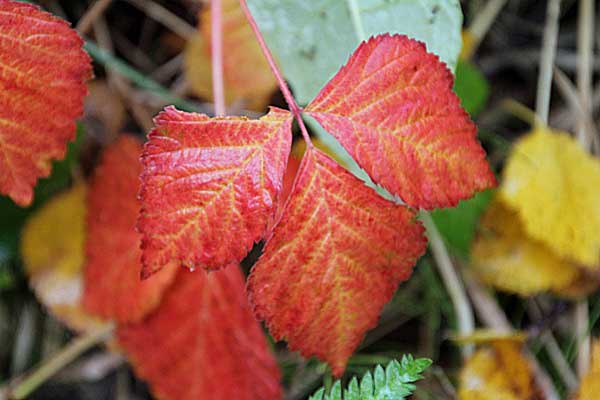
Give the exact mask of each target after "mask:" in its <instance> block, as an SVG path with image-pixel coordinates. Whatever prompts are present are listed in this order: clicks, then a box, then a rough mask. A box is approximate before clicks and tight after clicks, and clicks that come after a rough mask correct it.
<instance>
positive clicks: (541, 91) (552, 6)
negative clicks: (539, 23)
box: [535, 0, 560, 125]
mask: <svg viewBox="0 0 600 400" xmlns="http://www.w3.org/2000/svg"><path fill="white" fill-rule="evenodd" d="M559 14H560V0H549V1H548V9H547V13H546V26H545V27H544V36H543V39H542V41H543V42H542V54H541V57H540V73H539V75H538V83H537V95H536V103H535V113H536V114H537V116H538V118H539V119H540V121H541V122H542V123H543V124H546V125H547V124H548V113H549V111H550V90H551V88H552V67H553V66H554V57H555V56H556V43H557V39H558V17H559Z"/></svg>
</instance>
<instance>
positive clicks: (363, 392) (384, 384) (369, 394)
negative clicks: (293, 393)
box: [309, 355, 431, 400]
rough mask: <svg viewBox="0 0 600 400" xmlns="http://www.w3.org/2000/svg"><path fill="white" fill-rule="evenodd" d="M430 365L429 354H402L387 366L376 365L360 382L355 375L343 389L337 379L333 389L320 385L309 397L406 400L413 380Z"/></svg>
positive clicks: (352, 399) (316, 399) (330, 399)
mask: <svg viewBox="0 0 600 400" xmlns="http://www.w3.org/2000/svg"><path fill="white" fill-rule="evenodd" d="M430 365H431V360H429V359H427V358H417V359H416V360H415V359H414V358H413V357H412V356H411V355H406V356H404V357H402V361H400V362H398V361H397V360H393V361H391V362H390V363H389V364H388V365H387V367H386V368H385V370H384V369H383V367H382V366H381V365H378V366H377V367H376V368H375V372H374V373H373V374H372V375H371V372H367V373H366V374H365V375H364V376H363V378H362V380H361V381H360V385H359V383H358V380H357V379H356V377H354V378H352V380H351V381H350V384H349V385H348V388H347V389H346V390H344V391H343V397H342V384H341V383H340V381H336V382H335V384H334V385H333V387H332V388H331V392H330V393H329V394H325V389H324V388H321V389H319V390H317V391H316V392H315V394H313V395H312V396H311V397H310V399H309V400H342V399H343V400H403V399H404V398H405V397H406V396H408V395H410V394H412V392H413V391H414V390H415V385H414V384H413V382H416V381H418V380H419V379H421V378H422V377H423V376H422V375H421V373H422V372H423V371H424V370H425V369H426V368H427V367H429V366H430Z"/></svg>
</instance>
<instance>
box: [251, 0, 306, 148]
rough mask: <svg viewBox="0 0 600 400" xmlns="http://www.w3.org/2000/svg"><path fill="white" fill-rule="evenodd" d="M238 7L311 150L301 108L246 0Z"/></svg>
mask: <svg viewBox="0 0 600 400" xmlns="http://www.w3.org/2000/svg"><path fill="white" fill-rule="evenodd" d="M240 7H241V8H242V11H244V15H246V19H247V20H248V23H249V24H250V27H251V28H252V31H253V32H254V36H256V40H257V41H258V44H259V45H260V48H261V50H262V52H263V54H264V56H265V58H266V59H267V62H268V63H269V67H270V68H271V71H272V72H273V75H275V79H276V80H277V83H278V84H279V89H280V90H281V93H283V97H284V98H285V101H286V103H287V104H288V107H289V108H290V111H291V113H292V115H293V116H294V117H295V118H296V121H298V126H300V131H301V132H302V137H303V138H304V140H305V141H306V145H307V146H308V147H309V148H312V147H313V144H312V141H311V140H310V136H309V134H308V131H307V130H306V126H305V125H304V121H303V120H302V108H300V106H299V105H298V103H296V99H294V96H293V95H292V92H291V91H290V88H289V87H288V85H287V83H286V82H285V79H283V75H282V73H281V71H280V70H279V67H278V66H277V63H276V62H275V59H274V58H273V55H272V54H271V50H269V47H268V46H267V43H266V42H265V38H264V37H263V35H262V33H261V32H260V29H259V28H258V25H257V24H256V21H255V20H254V17H253V16H252V13H251V12H250V9H249V8H248V4H246V0H240Z"/></svg>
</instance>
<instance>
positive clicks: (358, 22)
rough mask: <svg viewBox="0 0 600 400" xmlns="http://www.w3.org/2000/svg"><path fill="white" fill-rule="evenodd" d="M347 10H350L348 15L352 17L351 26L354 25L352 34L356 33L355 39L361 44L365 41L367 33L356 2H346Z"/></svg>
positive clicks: (349, 0)
mask: <svg viewBox="0 0 600 400" xmlns="http://www.w3.org/2000/svg"><path fill="white" fill-rule="evenodd" d="M346 2H347V3H348V8H349V9H350V15H351V16H352V25H354V32H356V38H357V39H358V40H359V41H360V42H362V41H363V40H367V33H366V32H365V27H364V26H363V23H362V19H361V18H360V8H359V6H358V3H357V0H346Z"/></svg>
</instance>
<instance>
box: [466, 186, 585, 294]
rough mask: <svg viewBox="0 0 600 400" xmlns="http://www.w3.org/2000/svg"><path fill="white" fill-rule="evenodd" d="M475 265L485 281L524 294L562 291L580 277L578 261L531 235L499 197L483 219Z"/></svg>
mask: <svg viewBox="0 0 600 400" xmlns="http://www.w3.org/2000/svg"><path fill="white" fill-rule="evenodd" d="M471 265H472V269H473V272H474V273H475V274H476V275H477V276H478V277H479V279H481V280H482V281H483V282H484V283H486V284H488V285H492V286H494V287H496V288H499V289H501V290H505V291H509V292H512V293H518V294H521V295H524V296H528V295H532V294H535V293H539V292H544V291H558V290H560V289H562V288H566V287H569V286H570V285H572V284H573V283H574V282H575V281H576V280H577V279H578V277H579V270H578V268H577V266H576V265H575V264H573V263H571V262H569V261H566V260H564V259H562V258H560V257H559V256H557V255H556V254H554V253H553V252H552V250H551V249H550V248H548V247H547V246H546V245H545V244H544V243H541V242H539V241H537V240H535V239H532V238H530V237H528V236H527V234H526V232H525V231H524V230H523V227H522V224H521V221H520V219H519V215H518V213H517V212H516V211H512V210H511V209H510V208H509V207H507V206H506V205H505V204H504V203H503V201H502V200H501V198H500V197H499V196H496V197H495V198H494V199H493V200H492V202H491V203H490V205H489V207H488V209H487V210H486V212H485V214H484V215H483V217H482V218H481V221H480V226H479V231H478V235H477V237H476V240H475V242H474V243H473V246H472V248H471Z"/></svg>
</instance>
